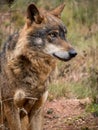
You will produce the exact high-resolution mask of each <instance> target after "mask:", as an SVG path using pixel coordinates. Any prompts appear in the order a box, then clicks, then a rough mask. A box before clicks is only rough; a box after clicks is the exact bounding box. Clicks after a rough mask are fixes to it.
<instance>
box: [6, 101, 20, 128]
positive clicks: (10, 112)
mask: <svg viewBox="0 0 98 130" xmlns="http://www.w3.org/2000/svg"><path fill="white" fill-rule="evenodd" d="M4 113H5V117H6V119H7V122H8V126H9V128H10V130H21V123H20V117H19V111H18V109H17V108H16V107H15V106H14V104H13V102H5V103H4Z"/></svg>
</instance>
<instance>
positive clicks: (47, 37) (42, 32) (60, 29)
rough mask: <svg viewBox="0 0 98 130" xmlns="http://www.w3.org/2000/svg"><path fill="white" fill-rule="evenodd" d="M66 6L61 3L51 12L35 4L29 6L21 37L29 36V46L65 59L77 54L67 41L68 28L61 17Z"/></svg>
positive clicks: (35, 50)
mask: <svg viewBox="0 0 98 130" xmlns="http://www.w3.org/2000/svg"><path fill="white" fill-rule="evenodd" d="M64 6H65V5H64V4H63V5H60V6H59V7H57V8H56V9H54V10H52V11H50V12H47V11H45V10H40V9H38V8H37V7H36V6H35V5H34V4H30V5H29V6H28V8H27V20H26V25H25V27H24V29H23V31H22V32H21V37H26V38H27V41H28V42H27V43H26V47H27V48H29V49H30V50H33V51H34V52H35V53H40V54H44V55H47V56H50V57H52V58H53V57H54V58H58V59H60V60H63V61H68V60H70V59H71V58H73V57H75V56H76V55H77V52H76V51H75V50H74V49H73V47H72V46H71V45H70V44H69V42H68V41H67V38H66V34H67V29H66V27H65V25H64V23H63V22H62V20H61V19H60V15H61V12H62V11H63V8H64ZM24 44H25V43H24Z"/></svg>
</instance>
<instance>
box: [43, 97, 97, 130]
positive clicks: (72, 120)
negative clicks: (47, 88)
mask: <svg viewBox="0 0 98 130" xmlns="http://www.w3.org/2000/svg"><path fill="white" fill-rule="evenodd" d="M88 103H89V99H84V100H77V99H68V100H66V99H64V98H62V99H59V100H53V101H50V102H49V101H48V102H47V103H46V105H45V109H44V111H45V115H44V118H45V121H44V130H98V117H97V116H96V115H94V114H91V113H87V112H85V107H86V105H87V104H88Z"/></svg>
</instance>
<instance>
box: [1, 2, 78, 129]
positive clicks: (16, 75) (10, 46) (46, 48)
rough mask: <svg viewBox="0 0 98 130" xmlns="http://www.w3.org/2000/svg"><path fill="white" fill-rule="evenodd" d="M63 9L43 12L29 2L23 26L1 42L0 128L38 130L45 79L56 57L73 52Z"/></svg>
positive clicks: (64, 56) (63, 58)
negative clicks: (68, 39)
mask: <svg viewBox="0 0 98 130" xmlns="http://www.w3.org/2000/svg"><path fill="white" fill-rule="evenodd" d="M63 8H64V5H61V6H59V7H57V8H56V9H54V10H53V11H50V12H47V11H44V10H42V11H41V10H40V11H39V9H38V8H37V7H36V6H35V5H34V4H31V5H29V6H28V8H27V20H26V24H25V26H24V28H23V29H22V30H21V31H20V32H19V33H15V34H13V35H12V36H10V38H9V39H8V41H7V42H6V43H5V44H4V47H3V49H2V52H1V54H0V63H1V65H0V102H1V105H0V106H1V107H0V109H1V108H2V110H0V130H1V129H3V126H2V124H4V123H5V125H6V126H7V127H8V128H9V129H10V130H42V110H43V105H44V103H45V101H46V99H47V96H48V90H47V86H46V82H47V79H48V77H49V76H50V74H51V73H52V71H53V70H54V69H55V66H56V59H60V60H63V61H68V60H70V59H71V58H72V57H74V56H75V55H76V52H75V50H74V49H73V48H72V46H71V45H70V44H69V43H67V40H66V33H67V30H66V27H65V25H64V24H63V22H62V21H61V20H60V14H61V12H62V10H63ZM2 104H3V105H2ZM26 118H27V119H26ZM25 120H26V121H28V122H27V124H25V123H24V122H25ZM3 130H5V128H4V129H3Z"/></svg>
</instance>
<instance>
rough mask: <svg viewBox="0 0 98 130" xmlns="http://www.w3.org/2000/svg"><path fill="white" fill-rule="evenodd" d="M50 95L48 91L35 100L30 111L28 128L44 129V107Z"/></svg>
mask: <svg viewBox="0 0 98 130" xmlns="http://www.w3.org/2000/svg"><path fill="white" fill-rule="evenodd" d="M47 97H48V91H46V92H45V93H44V94H43V96H42V97H41V98H40V99H39V100H37V101H36V102H35V104H34V105H33V107H32V110H31V112H30V113H29V126H28V130H43V107H44V104H45V102H46V100H47Z"/></svg>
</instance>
